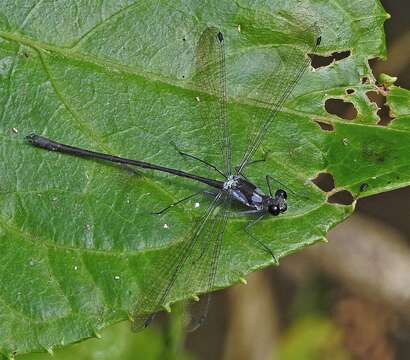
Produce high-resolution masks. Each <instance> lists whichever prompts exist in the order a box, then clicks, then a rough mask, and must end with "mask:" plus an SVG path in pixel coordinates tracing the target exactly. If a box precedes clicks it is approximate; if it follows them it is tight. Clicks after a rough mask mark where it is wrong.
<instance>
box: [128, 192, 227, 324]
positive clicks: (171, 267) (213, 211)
mask: <svg viewBox="0 0 410 360" xmlns="http://www.w3.org/2000/svg"><path fill="white" fill-rule="evenodd" d="M226 196H227V195H226V194H225V193H222V192H221V193H219V194H218V195H217V196H216V197H215V198H214V199H213V201H212V203H211V204H210V205H209V206H208V208H207V209H206V210H205V212H204V213H203V215H202V216H201V218H200V219H199V220H198V221H197V222H196V224H195V226H194V227H193V229H192V231H191V232H190V234H189V236H187V238H186V240H185V241H183V242H181V243H179V244H177V245H175V246H174V247H173V248H172V249H171V248H170V249H168V250H167V251H168V255H167V256H166V257H165V258H163V259H160V260H156V261H154V262H152V263H151V264H150V268H151V269H152V272H153V273H151V274H150V276H147V278H149V281H150V282H147V283H145V284H144V283H143V284H141V296H140V297H139V298H138V300H137V301H136V303H135V305H134V313H133V314H132V327H133V330H134V331H139V330H142V329H144V328H146V327H147V326H148V325H149V324H150V323H151V322H152V320H153V319H154V317H155V315H156V314H157V313H158V312H160V311H162V310H164V309H167V307H168V306H169V302H170V301H171V300H177V298H178V296H177V294H180V293H186V292H187V291H189V289H197V291H198V293H199V292H200V293H203V292H206V291H208V290H209V289H210V288H211V287H212V286H213V281H214V279H215V274H216V268H217V262H218V257H219V251H220V243H221V240H222V236H223V230H224V227H225V225H223V226H222V225H221V224H225V223H226V219H225V220H223V221H222V220H221V211H222V209H221V208H220V205H221V204H223V202H224V201H225V200H226ZM222 218H223V217H222ZM211 254H212V255H211ZM209 274H212V275H209ZM152 279H155V281H154V282H152ZM192 296H193V297H195V296H196V294H192Z"/></svg>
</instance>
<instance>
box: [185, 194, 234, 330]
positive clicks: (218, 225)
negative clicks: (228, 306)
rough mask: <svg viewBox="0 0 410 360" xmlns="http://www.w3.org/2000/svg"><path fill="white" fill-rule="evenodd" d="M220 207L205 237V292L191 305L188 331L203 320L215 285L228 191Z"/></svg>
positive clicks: (228, 199)
mask: <svg viewBox="0 0 410 360" xmlns="http://www.w3.org/2000/svg"><path fill="white" fill-rule="evenodd" d="M221 200H222V206H221V207H222V208H221V211H219V212H218V214H217V216H216V218H215V221H214V224H213V225H212V227H213V228H212V230H213V231H212V236H211V237H209V238H207V241H206V247H207V248H206V249H204V251H203V252H202V254H203V261H201V265H200V268H201V273H203V274H204V275H205V274H206V276H204V277H203V279H202V280H203V285H202V286H201V287H203V288H204V289H205V291H204V292H206V293H207V294H206V295H205V296H204V298H203V299H201V301H200V302H199V303H198V304H194V305H196V306H191V311H190V312H191V315H192V316H191V322H190V324H189V327H188V331H194V330H196V329H197V328H198V327H199V326H201V325H202V324H203V322H204V321H205V319H206V317H207V315H208V310H209V306H210V302H211V293H210V292H209V291H211V290H212V289H213V288H214V285H215V278H216V275H217V271H218V262H219V255H220V253H221V247H222V240H223V235H224V233H225V227H226V224H227V222H228V213H229V208H230V205H231V197H230V196H229V195H228V193H226V192H225V193H223V195H222V199H221Z"/></svg>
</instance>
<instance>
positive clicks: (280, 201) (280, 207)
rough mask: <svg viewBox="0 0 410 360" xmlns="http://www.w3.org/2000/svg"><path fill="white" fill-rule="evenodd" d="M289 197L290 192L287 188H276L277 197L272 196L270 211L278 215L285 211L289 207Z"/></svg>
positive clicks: (269, 205)
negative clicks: (287, 191)
mask: <svg viewBox="0 0 410 360" xmlns="http://www.w3.org/2000/svg"><path fill="white" fill-rule="evenodd" d="M287 197H288V194H287V193H286V191H285V190H282V189H279V190H276V192H275V197H273V198H270V201H269V204H268V212H269V213H270V214H271V215H273V216H278V215H279V214H280V213H284V212H285V211H286V210H287V209H288V205H287V202H286V199H287Z"/></svg>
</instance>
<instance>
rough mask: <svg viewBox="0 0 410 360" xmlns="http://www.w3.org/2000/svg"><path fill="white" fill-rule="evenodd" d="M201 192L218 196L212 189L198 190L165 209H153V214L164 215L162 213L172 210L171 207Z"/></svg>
mask: <svg viewBox="0 0 410 360" xmlns="http://www.w3.org/2000/svg"><path fill="white" fill-rule="evenodd" d="M200 194H204V195H209V196H212V197H215V196H216V194H215V193H213V192H212V191H208V190H200V191H197V192H196V193H193V194H191V195H188V196H186V197H184V198H183V199H180V200H178V201H175V202H174V203H172V204H170V205H168V206H166V207H164V208H163V209H161V210H159V211H153V212H152V213H151V214H152V215H162V214H164V213H166V212H167V211H168V210H170V209H171V208H173V207H175V206H177V205H179V204H182V203H183V202H185V201H188V200H189V199H192V198H193V197H195V196H198V195H200Z"/></svg>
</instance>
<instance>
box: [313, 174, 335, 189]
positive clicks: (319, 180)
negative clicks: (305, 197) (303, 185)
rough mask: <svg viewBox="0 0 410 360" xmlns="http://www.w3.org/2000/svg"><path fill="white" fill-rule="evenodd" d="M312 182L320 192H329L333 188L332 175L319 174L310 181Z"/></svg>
mask: <svg viewBox="0 0 410 360" xmlns="http://www.w3.org/2000/svg"><path fill="white" fill-rule="evenodd" d="M312 182H313V183H314V184H315V185H316V186H317V187H318V188H319V189H320V190H322V191H324V192H329V191H332V190H333V189H334V188H335V180H334V178H333V175H332V174H330V173H328V172H321V173H319V174H317V176H316V177H315V178H314V179H313V180H312Z"/></svg>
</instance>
